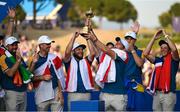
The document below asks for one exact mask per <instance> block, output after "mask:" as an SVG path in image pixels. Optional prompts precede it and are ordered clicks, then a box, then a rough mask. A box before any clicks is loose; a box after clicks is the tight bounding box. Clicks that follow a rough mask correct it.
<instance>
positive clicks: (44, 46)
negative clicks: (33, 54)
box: [39, 43, 51, 53]
mask: <svg viewBox="0 0 180 112" xmlns="http://www.w3.org/2000/svg"><path fill="white" fill-rule="evenodd" d="M39 48H40V50H41V51H44V52H45V53H48V52H49V51H50V48H51V43H43V44H40V45H39Z"/></svg>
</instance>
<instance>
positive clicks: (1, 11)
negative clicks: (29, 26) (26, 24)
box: [0, 0, 22, 23]
mask: <svg viewBox="0 0 180 112" xmlns="http://www.w3.org/2000/svg"><path fill="white" fill-rule="evenodd" d="M21 1H22V0H0V23H1V22H2V20H3V19H4V18H5V17H6V16H7V14H8V8H15V7H16V6H17V5H18V4H19V3H20V2H21Z"/></svg>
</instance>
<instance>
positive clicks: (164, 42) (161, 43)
mask: <svg viewBox="0 0 180 112" xmlns="http://www.w3.org/2000/svg"><path fill="white" fill-rule="evenodd" d="M163 44H166V45H167V46H168V47H169V44H168V43H167V42H166V41H164V40H160V41H159V46H161V45H163Z"/></svg>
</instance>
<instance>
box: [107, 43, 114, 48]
mask: <svg viewBox="0 0 180 112" xmlns="http://www.w3.org/2000/svg"><path fill="white" fill-rule="evenodd" d="M109 45H112V46H113V47H114V44H113V43H112V42H108V43H106V46H109Z"/></svg>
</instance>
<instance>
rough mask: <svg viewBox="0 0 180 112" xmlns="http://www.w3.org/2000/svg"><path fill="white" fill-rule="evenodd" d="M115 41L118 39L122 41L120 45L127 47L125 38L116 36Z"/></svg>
mask: <svg viewBox="0 0 180 112" xmlns="http://www.w3.org/2000/svg"><path fill="white" fill-rule="evenodd" d="M115 40H116V41H117V42H118V41H120V42H121V43H122V45H123V46H124V47H125V49H126V50H127V49H128V48H129V44H128V42H127V41H126V40H125V39H122V38H120V37H116V39H115Z"/></svg>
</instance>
